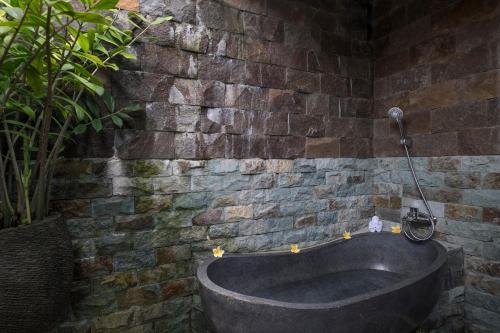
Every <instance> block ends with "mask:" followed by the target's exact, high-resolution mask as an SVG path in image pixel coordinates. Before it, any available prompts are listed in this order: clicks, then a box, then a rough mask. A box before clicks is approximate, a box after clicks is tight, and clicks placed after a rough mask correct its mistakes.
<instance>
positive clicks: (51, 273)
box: [0, 216, 73, 333]
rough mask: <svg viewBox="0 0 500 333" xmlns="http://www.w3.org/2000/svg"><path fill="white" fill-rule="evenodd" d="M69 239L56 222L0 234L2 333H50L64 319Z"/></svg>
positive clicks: (68, 285) (70, 265) (69, 270)
mask: <svg viewBox="0 0 500 333" xmlns="http://www.w3.org/2000/svg"><path fill="white" fill-rule="evenodd" d="M72 280H73V256H72V248H71V239H70V236H69V233H68V230H67V229H66V226H65V225H64V222H63V221H62V219H60V218H59V217H57V216H55V217H50V218H48V219H46V220H44V221H41V222H34V223H33V224H31V225H27V226H20V227H17V228H10V229H4V230H0V332H2V333H21V332H23V333H24V332H26V333H33V332H40V333H42V332H48V331H50V330H51V329H53V328H54V327H55V325H56V324H57V323H58V322H59V321H61V320H63V319H65V318H66V315H67V314H68V312H69V309H70V290H71V282H72Z"/></svg>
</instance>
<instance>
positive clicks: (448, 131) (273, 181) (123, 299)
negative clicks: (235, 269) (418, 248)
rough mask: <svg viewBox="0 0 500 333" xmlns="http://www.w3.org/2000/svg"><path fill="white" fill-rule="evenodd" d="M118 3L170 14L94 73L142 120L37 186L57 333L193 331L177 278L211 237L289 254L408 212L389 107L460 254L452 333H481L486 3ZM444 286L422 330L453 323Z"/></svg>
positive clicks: (497, 117)
mask: <svg viewBox="0 0 500 333" xmlns="http://www.w3.org/2000/svg"><path fill="white" fill-rule="evenodd" d="M124 6H125V4H124ZM137 7H138V8H139V9H140V11H141V12H142V13H143V14H145V15H148V16H152V17H154V16H159V15H167V14H169V15H172V16H173V17H174V20H173V21H172V22H167V23H164V24H162V25H161V26H158V27H155V28H154V29H153V30H151V31H150V32H149V33H148V35H147V36H145V37H144V38H143V39H141V42H140V43H138V44H137V45H136V46H135V47H134V48H133V49H132V50H131V52H134V53H136V54H137V55H138V60H137V61H127V62H124V63H123V64H122V66H123V70H122V71H120V72H117V73H113V74H112V76H111V77H110V86H111V87H112V89H113V93H114V95H115V96H116V97H117V100H118V103H119V104H124V103H128V102H138V103H141V104H142V105H143V106H144V111H142V112H139V113H138V114H137V115H136V116H135V117H134V120H133V121H132V122H129V123H128V124H126V128H124V129H120V130H115V129H114V128H112V127H111V126H109V127H107V128H106V129H105V130H104V131H103V132H102V133H101V134H100V135H95V134H94V133H87V134H85V136H84V137H83V138H82V139H81V140H80V141H81V142H84V143H85V144H84V145H83V144H82V145H79V146H78V147H76V148H75V149H74V150H73V151H72V153H71V154H68V156H75V157H79V158H81V157H83V158H84V159H75V160H71V159H69V160H66V161H64V162H63V163H62V164H61V165H60V167H59V168H58V171H57V175H56V176H57V177H56V182H55V184H54V189H53V194H54V196H53V198H54V201H53V204H52V205H53V208H54V210H57V211H60V212H62V213H63V215H64V217H65V219H66V222H67V224H68V226H69V228H70V230H71V233H72V236H73V238H74V249H75V250H74V251H75V258H76V268H75V273H76V280H75V283H74V290H73V315H72V318H71V319H70V320H69V321H68V322H67V323H64V324H63V325H62V326H61V327H60V328H59V330H58V331H59V332H85V333H88V332H124V333H127V332H130V333H131V332H192V333H201V332H204V322H203V318H202V315H201V306H200V300H199V298H198V297H197V295H196V281H195V279H194V267H195V266H196V264H197V263H198V262H199V260H200V259H202V258H204V257H205V256H206V255H210V250H211V248H212V247H213V246H216V245H222V246H223V248H224V249H225V250H226V251H228V252H241V251H259V250H268V249H283V248H287V247H288V246H289V244H290V243H297V242H298V243H300V244H301V245H302V246H305V245H309V244H314V243H316V242H321V241H324V240H327V239H331V238H334V237H336V236H338V235H339V233H341V232H342V231H344V230H345V229H351V230H357V229H359V228H361V227H363V226H366V221H367V218H368V217H369V216H371V215H373V213H374V211H375V210H376V213H377V214H378V215H380V216H381V217H383V218H385V219H387V220H391V221H399V219H400V216H401V214H404V213H405V212H406V210H407V209H408V207H409V206H415V205H417V206H419V205H421V202H419V201H418V195H417V193H416V191H415V187H414V185H413V181H412V178H411V174H410V173H409V169H408V167H407V164H406V161H405V160H404V159H402V158H399V157H395V156H399V155H400V154H401V153H402V152H403V151H402V149H401V147H400V146H399V145H398V132H397V130H396V129H395V128H393V127H391V124H390V122H389V120H388V119H387V117H386V112H387V109H388V108H389V107H390V106H393V105H398V106H401V107H402V108H403V109H404V111H405V122H406V126H407V128H408V132H409V134H410V136H411V137H412V138H413V139H414V147H413V149H412V154H415V155H418V156H427V157H420V158H417V159H416V161H415V162H416V166H417V169H418V172H419V178H420V179H421V181H422V184H423V188H424V191H425V193H426V195H427V196H428V197H429V199H430V200H431V206H432V208H433V209H434V211H435V213H436V215H437V216H438V218H439V224H438V237H439V238H440V239H442V240H444V241H446V242H448V243H450V244H454V245H459V246H463V247H464V249H463V251H464V255H465V263H466V265H465V281H466V286H465V301H466V307H465V316H466V323H467V326H468V328H469V329H470V330H471V331H473V332H475V331H477V332H490V331H491V332H495V331H498V329H499V328H500V313H499V312H498V309H499V308H500V292H499V290H500V273H499V271H500V268H499V267H500V257H499V256H498V254H499V253H500V243H499V232H500V229H499V219H500V185H499V179H500V178H499V177H500V176H499V175H500V158H499V156H500V155H498V156H494V155H495V154H500V129H499V128H500V103H499V100H498V98H499V96H500V90H499V89H500V84H499V82H500V77H499V75H500V73H499V69H498V68H499V67H498V66H499V64H500V62H499V61H500V55H499V52H500V47H499V37H500V36H499V30H498V21H499V20H500V9H499V8H500V6H499V3H498V1H495V0H453V1H438V0H426V1H420V0H411V1H410V0H405V1H391V0H375V1H373V12H372V3H371V2H370V1H365V0H352V1H350V0H332V1H318V0H315V1H305V0H303V1H292V0H290V1H288V0H248V1H244V0H214V1H209V0H143V1H141V2H140V3H139V5H137V1H134V0H131V1H127V2H126V7H125V8H137ZM370 22H371V23H372V24H371V27H372V28H370V27H369V23H370ZM371 46H373V51H372V47H371ZM372 67H373V69H372ZM372 92H373V94H372ZM372 146H373V149H372ZM443 155H463V156H452V157H437V156H443ZM472 155H485V156H472ZM345 157H349V158H345ZM305 158H307V159H305ZM459 257H460V256H458V257H456V258H455V257H454V258H455V259H456V260H457V261H460V258H461V257H460V258H459ZM455 259H454V260H455ZM448 286H449V287H450V290H449V291H447V293H445V294H444V295H443V297H442V299H441V301H440V307H438V308H437V309H436V311H435V313H434V314H433V316H432V317H431V318H430V319H429V321H428V322H427V323H426V326H424V329H426V330H436V329H437V331H439V330H440V329H441V330H442V331H446V330H448V331H450V332H456V331H457V330H460V329H461V328H462V327H463V325H462V324H461V320H460V316H461V315H462V312H461V311H462V310H463V309H462V308H461V304H462V303H461V302H462V298H463V293H462V291H463V290H462V289H460V288H461V287H460V285H459V284H456V283H455V282H454V283H451V284H449V285H448ZM447 318H451V319H450V320H448V319H447Z"/></svg>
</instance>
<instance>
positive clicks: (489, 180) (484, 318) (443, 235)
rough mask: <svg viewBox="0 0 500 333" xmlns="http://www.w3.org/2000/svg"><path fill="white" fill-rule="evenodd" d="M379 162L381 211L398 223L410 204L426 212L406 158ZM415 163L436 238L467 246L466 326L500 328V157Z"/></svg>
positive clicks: (376, 199) (378, 208) (376, 175)
mask: <svg viewBox="0 0 500 333" xmlns="http://www.w3.org/2000/svg"><path fill="white" fill-rule="evenodd" d="M377 160H378V167H377V169H375V170H373V195H374V196H373V202H374V205H375V210H376V213H377V215H380V216H381V217H383V218H385V219H387V220H392V221H399V220H400V216H402V215H405V214H406V212H407V211H408V208H409V207H418V208H419V209H421V210H422V211H423V212H426V210H425V207H424V205H423V202H422V201H421V200H420V197H419V194H418V191H417V189H416V187H415V185H414V182H413V179H412V176H411V173H410V171H409V168H408V164H407V161H406V159H405V158H394V157H392V158H378V159H377ZM414 162H415V168H416V170H417V177H418V178H419V181H420V182H421V185H422V189H423V192H424V194H425V195H426V196H427V198H428V200H429V202H430V206H431V209H432V210H433V212H434V214H435V215H436V216H437V217H438V224H437V234H436V238H437V239H440V240H444V241H446V242H448V243H451V244H455V245H459V246H462V247H463V251H464V255H465V256H464V259H465V320H466V324H467V328H468V330H469V331H470V332H498V330H499V329H500V155H491V156H452V157H418V158H415V159H414ZM400 208H401V209H400ZM456 331H457V330H451V331H449V332H456ZM446 332H448V331H446Z"/></svg>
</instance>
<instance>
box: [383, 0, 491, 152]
mask: <svg viewBox="0 0 500 333" xmlns="http://www.w3.org/2000/svg"><path fill="white" fill-rule="evenodd" d="M499 20H500V4H499V2H498V1H494V0H493V1H491V0H453V1H439V0H427V1H421V0H404V1H391V0H375V1H374V8H373V52H374V118H375V119H374V124H373V126H374V140H373V149H374V155H375V156H399V155H401V154H402V152H403V151H402V150H401V149H400V147H399V146H398V142H397V137H398V135H399V134H398V132H397V129H396V128H394V126H392V128H391V124H390V121H389V119H388V118H387V115H386V114H387V110H388V108H389V107H391V106H394V105H397V106H400V107H401V108H402V109H403V110H404V111H405V122H406V125H407V127H408V131H409V133H410V135H411V137H412V138H413V140H414V146H413V149H412V150H413V153H414V154H416V155H419V156H441V155H487V154H499V153H500V102H499V99H498V97H499V96H500V70H499V68H500V30H499V28H498V22H499Z"/></svg>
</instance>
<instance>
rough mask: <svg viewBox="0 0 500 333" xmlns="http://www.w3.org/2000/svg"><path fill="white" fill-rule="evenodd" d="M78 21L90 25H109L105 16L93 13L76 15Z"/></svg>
mask: <svg viewBox="0 0 500 333" xmlns="http://www.w3.org/2000/svg"><path fill="white" fill-rule="evenodd" d="M73 16H74V17H75V18H76V19H77V20H79V21H82V22H88V23H95V24H104V25H107V24H109V21H108V20H107V19H106V17H105V16H102V15H99V14H92V13H78V12H77V13H74V15H73Z"/></svg>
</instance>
